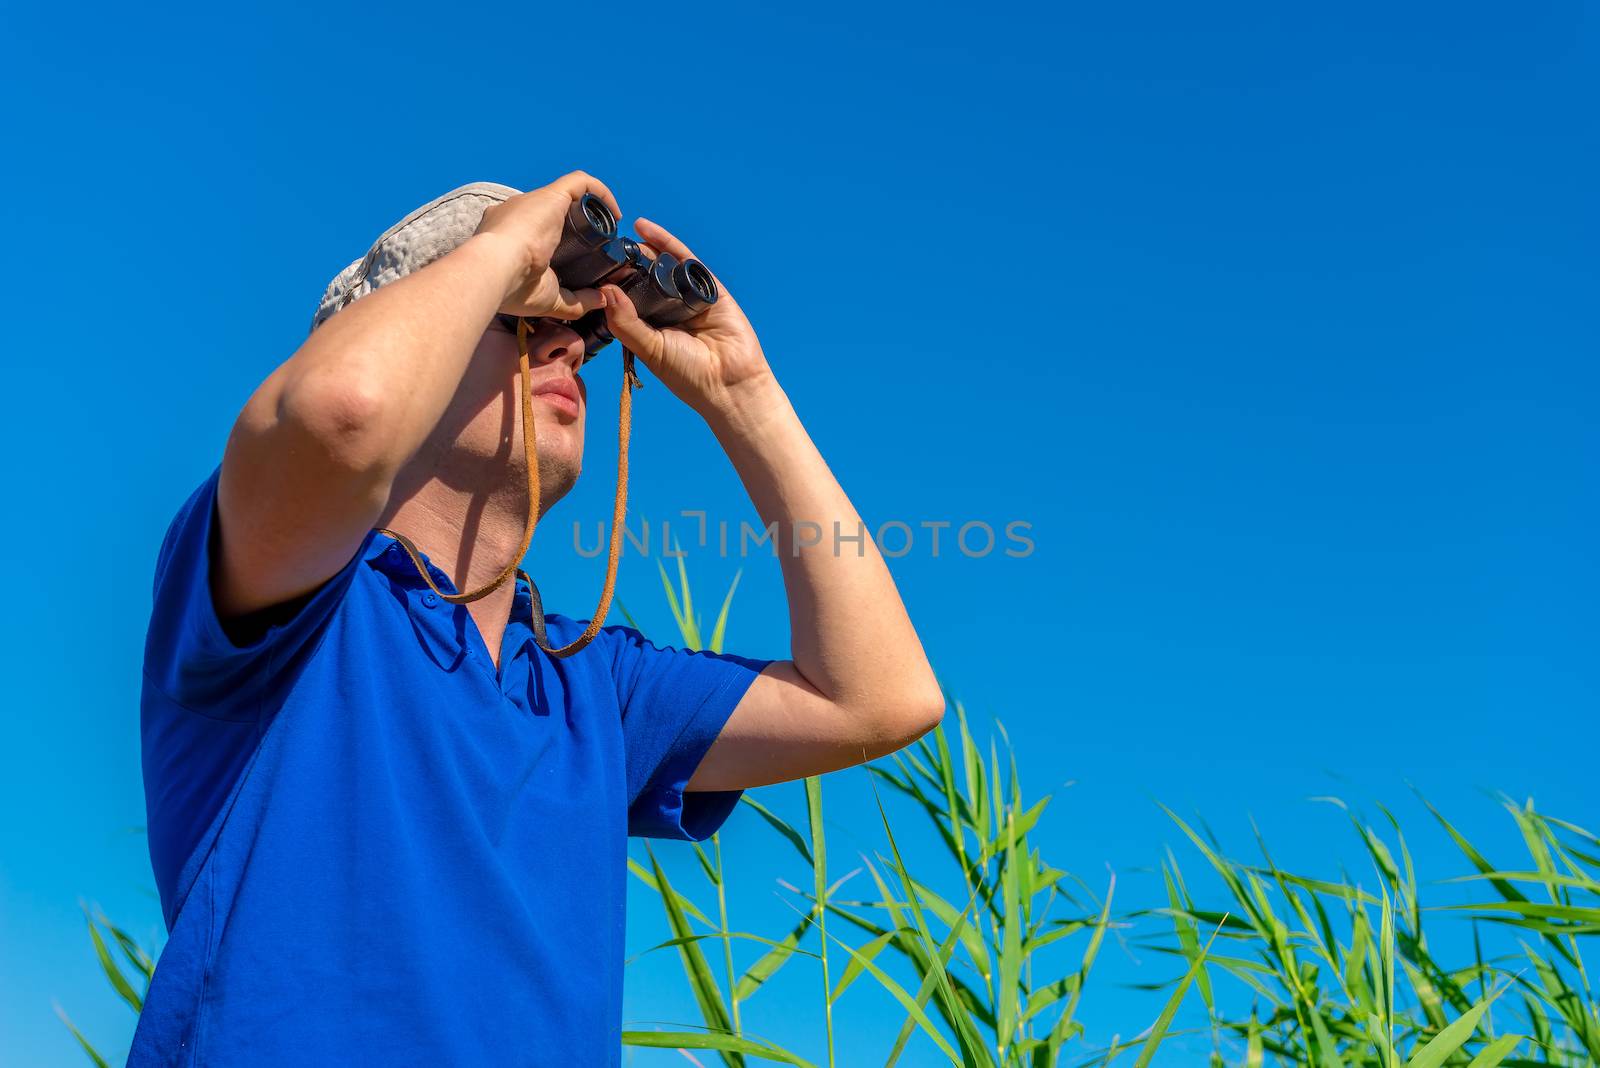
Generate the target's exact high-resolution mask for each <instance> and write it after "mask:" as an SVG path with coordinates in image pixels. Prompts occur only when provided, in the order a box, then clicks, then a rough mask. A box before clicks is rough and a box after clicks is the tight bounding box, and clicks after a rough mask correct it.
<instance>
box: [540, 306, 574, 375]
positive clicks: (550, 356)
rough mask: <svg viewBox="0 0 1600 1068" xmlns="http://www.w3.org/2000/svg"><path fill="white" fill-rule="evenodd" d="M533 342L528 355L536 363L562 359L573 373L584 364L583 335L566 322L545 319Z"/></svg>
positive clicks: (553, 361)
mask: <svg viewBox="0 0 1600 1068" xmlns="http://www.w3.org/2000/svg"><path fill="white" fill-rule="evenodd" d="M533 342H534V343H533V344H531V345H529V346H528V356H529V357H530V359H531V362H533V363H534V364H544V363H556V362H558V361H560V362H563V363H566V364H567V365H568V366H570V367H571V368H572V373H573V374H577V373H578V368H580V367H582V366H583V352H584V345H583V336H582V335H581V334H579V333H578V332H577V331H576V330H574V329H572V327H570V326H567V325H566V324H564V323H561V322H558V321H552V320H549V319H546V320H544V321H543V322H542V323H541V324H540V325H539V331H538V336H537V337H535V338H534V339H533Z"/></svg>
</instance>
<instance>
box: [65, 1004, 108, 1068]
mask: <svg viewBox="0 0 1600 1068" xmlns="http://www.w3.org/2000/svg"><path fill="white" fill-rule="evenodd" d="M55 1010H56V1015H57V1016H59V1017H61V1022H62V1023H64V1024H66V1025H67V1030H68V1031H71V1032H72V1037H73V1038H75V1039H77V1040H78V1045H79V1046H80V1047H82V1049H83V1052H84V1055H85V1056H87V1057H88V1058H89V1060H91V1061H92V1062H94V1065H95V1068H111V1066H110V1065H109V1064H107V1063H106V1059H105V1058H104V1057H102V1056H100V1051H99V1050H97V1049H95V1048H94V1046H92V1045H90V1043H89V1040H88V1039H87V1038H84V1037H83V1032H82V1031H79V1030H78V1028H77V1025H76V1024H74V1023H73V1022H72V1020H71V1018H70V1017H68V1016H67V1012H66V1010H65V1009H63V1008H62V1007H61V1006H60V1005H56V1006H55Z"/></svg>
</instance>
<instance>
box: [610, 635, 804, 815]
mask: <svg viewBox="0 0 1600 1068" xmlns="http://www.w3.org/2000/svg"><path fill="white" fill-rule="evenodd" d="M605 633H606V634H607V637H608V639H609V641H610V643H611V646H612V675H613V677H614V679H615V680H616V684H617V701H618V704H619V706H620V707H621V709H622V736H623V748H624V752H625V758H626V763H627V778H628V833H629V834H631V835H636V836H640V837H649V838H686V839H690V840H692V841H696V842H698V841H702V840H704V839H706V838H709V837H711V835H712V834H714V833H715V832H716V830H717V828H719V827H721V826H722V823H723V821H724V820H726V819H727V818H728V814H729V813H731V812H732V811H733V807H734V806H735V805H736V804H738V802H739V795H740V794H741V793H742V792H743V791H741V790H727V791H699V790H697V791H694V792H689V791H687V790H685V787H686V786H687V785H688V782H689V779H690V777H691V776H693V775H694V772H695V769H696V768H698V767H699V766H700V761H701V760H702V759H703V758H704V757H705V755H706V751H707V750H708V749H710V748H711V743H712V742H714V741H716V740H717V735H718V734H720V733H721V732H722V727H723V724H725V723H727V721H728V717H729V716H730V715H732V714H733V710H734V708H735V707H737V706H738V704H739V701H740V699H741V698H742V697H744V694H745V691H746V690H748V689H749V688H750V684H751V683H752V682H754V681H755V678H756V676H757V675H759V674H761V672H762V670H763V669H765V668H766V666H767V665H768V664H770V663H772V661H770V660H757V659H751V658H749V657H743V656H735V655H732V654H729V653H711V652H705V651H698V652H688V651H685V650H681V649H673V648H670V647H668V648H662V647H660V646H657V645H656V644H654V643H653V642H650V641H648V640H646V639H645V637H644V636H643V635H642V634H640V633H639V632H638V631H636V630H634V629H632V628H631V627H606V628H605Z"/></svg>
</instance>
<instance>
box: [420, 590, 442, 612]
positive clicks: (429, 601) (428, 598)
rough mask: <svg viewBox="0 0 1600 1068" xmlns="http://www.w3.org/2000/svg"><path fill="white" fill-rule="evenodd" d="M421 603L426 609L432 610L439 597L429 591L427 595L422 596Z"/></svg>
mask: <svg viewBox="0 0 1600 1068" xmlns="http://www.w3.org/2000/svg"><path fill="white" fill-rule="evenodd" d="M422 603H423V604H424V605H426V606H427V607H429V608H432V607H433V606H434V605H436V604H438V603H439V595H438V594H437V593H434V592H433V591H432V590H429V591H428V592H427V593H425V594H423V595H422Z"/></svg>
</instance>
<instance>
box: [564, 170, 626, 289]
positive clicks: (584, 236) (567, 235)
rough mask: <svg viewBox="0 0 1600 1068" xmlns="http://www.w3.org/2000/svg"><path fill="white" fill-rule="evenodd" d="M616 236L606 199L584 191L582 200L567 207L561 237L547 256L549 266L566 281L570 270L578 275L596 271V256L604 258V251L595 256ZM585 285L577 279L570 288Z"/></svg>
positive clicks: (614, 221) (615, 218) (614, 219)
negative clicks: (575, 284)
mask: <svg viewBox="0 0 1600 1068" xmlns="http://www.w3.org/2000/svg"><path fill="white" fill-rule="evenodd" d="M616 236H617V217H616V216H615V215H612V214H611V209H610V208H608V207H606V202H605V201H603V200H601V199H600V198H599V197H597V196H595V195H594V194H593V193H585V194H584V195H583V197H582V199H580V200H578V201H576V202H575V203H574V204H573V205H572V207H571V208H569V209H567V220H566V223H565V224H564V225H563V226H562V227H561V240H560V242H559V243H558V244H557V245H556V250H555V252H553V253H552V254H551V256H550V267H551V268H552V269H553V270H554V271H555V272H556V276H557V277H559V278H560V279H561V280H562V283H563V284H566V280H567V276H568V274H569V272H573V271H574V270H576V272H577V274H575V275H574V277H578V276H580V275H582V274H584V273H587V272H589V271H592V270H595V268H596V267H597V266H598V263H597V262H596V260H597V258H599V259H603V254H602V255H599V256H598V257H597V254H599V253H600V250H601V249H602V248H603V247H604V246H605V243H606V242H607V241H610V240H611V239H612V238H614V237H616ZM603 273H604V271H600V272H599V273H596V274H595V275H594V276H593V277H594V278H599V277H600V274H603ZM592 280H593V279H591V281H592ZM585 284H586V283H582V282H580V283H578V285H577V286H569V288H582V286H583V285H585Z"/></svg>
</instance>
